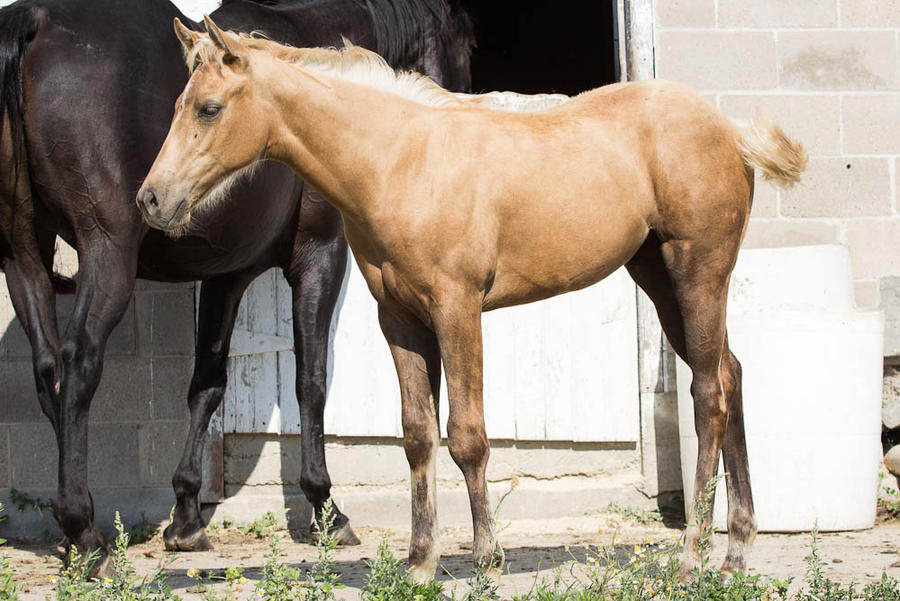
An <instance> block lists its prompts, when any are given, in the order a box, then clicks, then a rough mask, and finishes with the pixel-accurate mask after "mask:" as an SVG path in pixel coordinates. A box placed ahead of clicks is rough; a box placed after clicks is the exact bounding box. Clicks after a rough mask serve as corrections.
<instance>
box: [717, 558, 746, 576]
mask: <svg viewBox="0 0 900 601" xmlns="http://www.w3.org/2000/svg"><path fill="white" fill-rule="evenodd" d="M746 570H747V562H746V561H744V558H743V557H737V556H732V555H726V556H725V561H724V562H723V563H722V568H721V571H722V573H723V574H726V575H728V576H729V577H730V575H731V574H735V573H737V572H744V571H746Z"/></svg>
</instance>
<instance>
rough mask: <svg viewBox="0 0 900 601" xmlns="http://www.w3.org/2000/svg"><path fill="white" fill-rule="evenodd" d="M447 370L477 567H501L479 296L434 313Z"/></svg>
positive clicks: (453, 444)
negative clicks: (490, 483)
mask: <svg viewBox="0 0 900 601" xmlns="http://www.w3.org/2000/svg"><path fill="white" fill-rule="evenodd" d="M432 319H433V321H434V329H435V332H436V333H437V337H438V343H439V345H440V349H441V358H442V359H443V361H444V369H445V370H446V371H447V394H448V396H449V402H450V415H449V419H448V422H447V438H448V446H449V447H450V456H451V457H453V461H455V462H456V465H458V466H459V469H460V470H462V473H463V476H464V477H465V479H466V487H467V488H468V491H469V505H470V507H471V510H472V524H473V528H474V534H475V539H474V542H473V546H472V551H473V555H474V560H475V564H476V566H481V567H485V568H490V569H498V570H499V569H500V568H501V567H502V566H503V549H502V548H501V547H500V544H499V543H498V542H497V541H496V539H495V538H494V532H493V527H492V518H493V516H492V514H491V505H490V499H489V498H488V490H487V480H486V478H485V471H486V470H487V462H488V455H489V454H490V443H489V442H488V438H487V433H486V432H485V428H484V404H483V399H482V394H483V381H482V343H481V298H480V297H478V296H470V297H466V298H465V299H464V300H460V301H456V302H451V303H445V304H443V305H441V306H439V307H438V310H436V311H435V312H434V314H433V316H432Z"/></svg>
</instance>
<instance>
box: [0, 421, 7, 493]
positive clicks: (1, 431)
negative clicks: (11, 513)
mask: <svg viewBox="0 0 900 601" xmlns="http://www.w3.org/2000/svg"><path fill="white" fill-rule="evenodd" d="M8 487H9V428H8V427H6V426H0V488H8Z"/></svg>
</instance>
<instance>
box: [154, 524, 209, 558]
mask: <svg viewBox="0 0 900 601" xmlns="http://www.w3.org/2000/svg"><path fill="white" fill-rule="evenodd" d="M163 541H165V543H166V551H188V552H190V551H209V550H210V549H212V544H211V543H210V542H209V538H207V537H206V530H204V529H203V528H201V529H200V530H196V531H194V532H193V533H191V534H188V535H186V536H185V535H182V534H179V533H177V532H176V531H175V529H174V528H173V525H170V526H169V527H168V528H166V530H165V532H163Z"/></svg>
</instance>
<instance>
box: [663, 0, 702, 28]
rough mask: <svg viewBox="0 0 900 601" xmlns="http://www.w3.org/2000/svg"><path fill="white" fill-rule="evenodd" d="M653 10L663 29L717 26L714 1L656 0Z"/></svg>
mask: <svg viewBox="0 0 900 601" xmlns="http://www.w3.org/2000/svg"><path fill="white" fill-rule="evenodd" d="M653 10H654V13H655V14H656V22H657V24H658V25H659V26H660V27H661V28H666V27H709V28H713V27H715V26H716V4H715V1H714V0H656V3H655V4H654V6H653Z"/></svg>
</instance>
